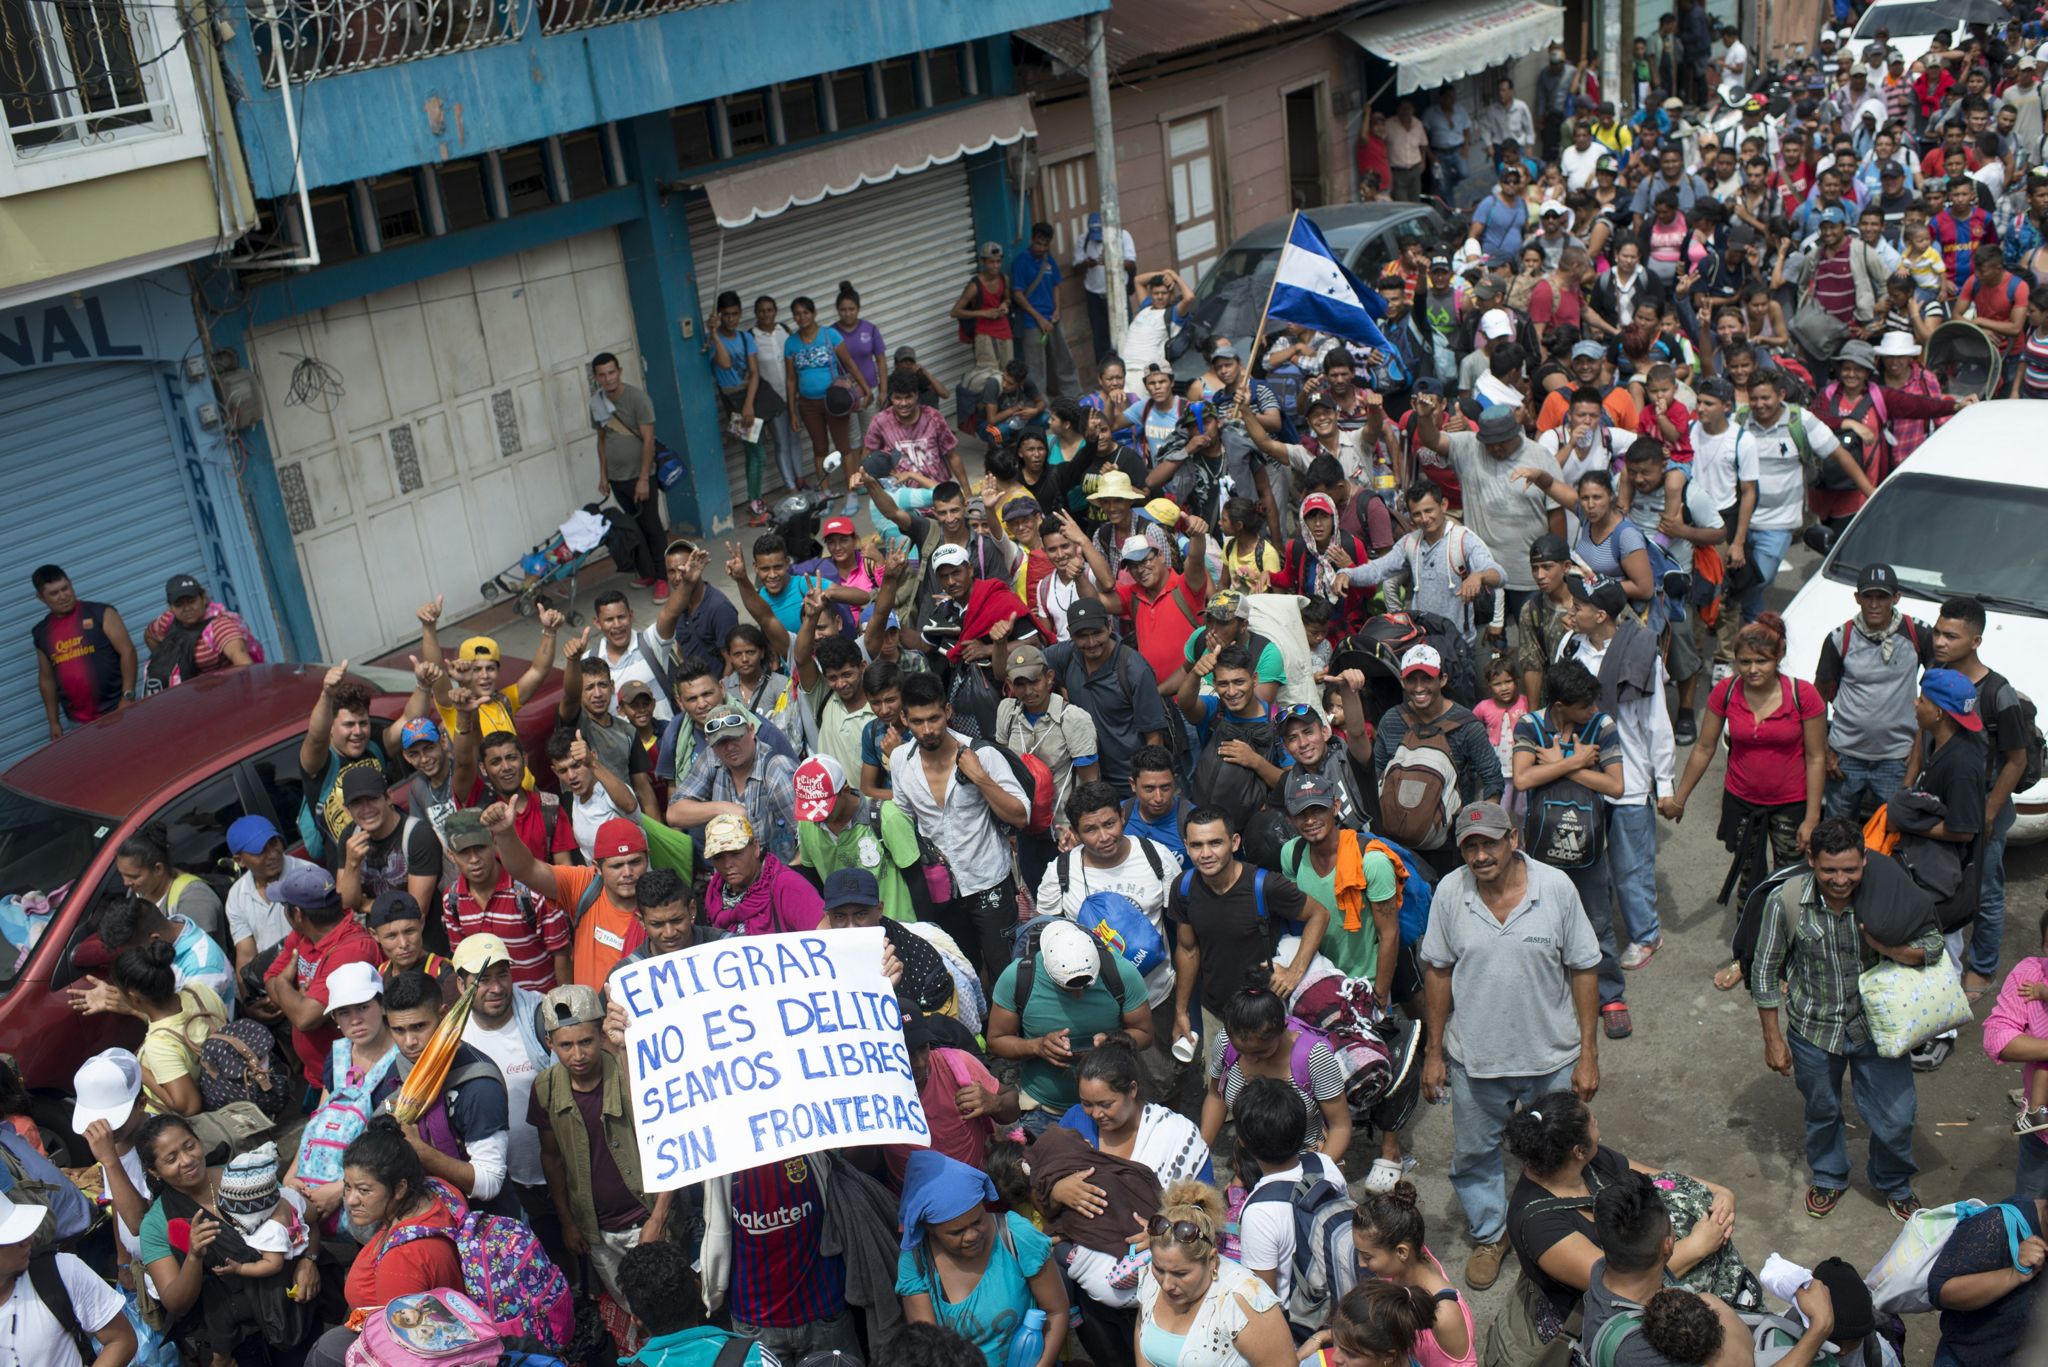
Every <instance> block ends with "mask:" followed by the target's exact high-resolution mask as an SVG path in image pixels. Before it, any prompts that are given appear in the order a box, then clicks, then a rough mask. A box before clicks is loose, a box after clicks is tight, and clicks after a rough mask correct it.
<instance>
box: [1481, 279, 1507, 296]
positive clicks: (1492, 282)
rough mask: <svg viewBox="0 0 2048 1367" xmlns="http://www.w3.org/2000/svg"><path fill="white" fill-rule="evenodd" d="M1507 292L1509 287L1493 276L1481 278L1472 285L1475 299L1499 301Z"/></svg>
mask: <svg viewBox="0 0 2048 1367" xmlns="http://www.w3.org/2000/svg"><path fill="white" fill-rule="evenodd" d="M1507 292H1508V287H1507V286H1506V285H1503V284H1502V283H1501V282H1500V281H1499V280H1498V279H1496V278H1495V277H1493V276H1491V275H1482V276H1480V277H1479V279H1478V280H1476V281H1475V282H1473V285H1472V297H1473V298H1474V299H1498V298H1500V296H1502V295H1503V294H1506V293H1507Z"/></svg>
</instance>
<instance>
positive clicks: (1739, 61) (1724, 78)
mask: <svg viewBox="0 0 2048 1367" xmlns="http://www.w3.org/2000/svg"><path fill="white" fill-rule="evenodd" d="M1721 41H1722V42H1724V43H1726V44H1727V45H1728V48H1727V51H1725V52H1723V53H1722V54H1721V85H1722V88H1723V89H1725V88H1727V87H1728V86H1731V85H1732V86H1734V87H1736V88H1737V89H1738V90H1747V89H1749V49H1748V48H1746V47H1744V46H1743V45H1742V34H1741V33H1740V32H1738V31H1737V29H1736V27H1735V25H1733V24H1723V25H1722V26H1721Z"/></svg>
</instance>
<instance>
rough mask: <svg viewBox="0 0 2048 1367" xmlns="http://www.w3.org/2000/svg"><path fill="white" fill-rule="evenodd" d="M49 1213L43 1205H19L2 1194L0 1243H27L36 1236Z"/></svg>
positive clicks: (0, 1202) (0, 1198) (0, 1197)
mask: <svg viewBox="0 0 2048 1367" xmlns="http://www.w3.org/2000/svg"><path fill="white" fill-rule="evenodd" d="M49 1213H50V1212H49V1211H48V1210H47V1209H45V1208H44V1207H42V1206H27V1205H17V1204H16V1203H15V1202H13V1201H10V1200H8V1199H7V1198H6V1197H4V1196H0V1245H5V1244H25V1243H27V1242H28V1241H29V1240H30V1239H33V1238H35V1237H36V1231H37V1230H38V1229H41V1228H42V1227H43V1219H44V1217H45V1216H47V1215H48V1214H49Z"/></svg>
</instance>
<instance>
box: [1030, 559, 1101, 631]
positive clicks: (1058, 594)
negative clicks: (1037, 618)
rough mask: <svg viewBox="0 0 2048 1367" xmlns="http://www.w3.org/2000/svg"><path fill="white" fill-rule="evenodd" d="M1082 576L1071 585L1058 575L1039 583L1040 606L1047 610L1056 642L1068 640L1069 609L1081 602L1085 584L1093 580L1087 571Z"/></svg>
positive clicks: (1050, 575)
mask: <svg viewBox="0 0 2048 1367" xmlns="http://www.w3.org/2000/svg"><path fill="white" fill-rule="evenodd" d="M1081 575H1082V578H1080V579H1076V580H1075V581H1074V582H1073V583H1071V584H1069V583H1068V582H1067V581H1066V580H1064V579H1062V578H1060V576H1059V575H1057V574H1048V575H1047V576H1045V578H1043V579H1041V580H1039V581H1038V606H1039V607H1041V608H1043V609H1045V611H1044V613H1043V616H1044V617H1045V618H1046V619H1047V621H1048V622H1049V624H1050V625H1051V627H1052V638H1053V639H1054V640H1055V641H1064V640H1066V639H1067V609H1068V608H1070V607H1072V606H1074V604H1075V603H1076V602H1078V601H1079V600H1080V597H1081V586H1082V584H1083V582H1084V581H1087V580H1092V576H1091V575H1089V573H1088V571H1087V570H1086V569H1083V570H1082V571H1081Z"/></svg>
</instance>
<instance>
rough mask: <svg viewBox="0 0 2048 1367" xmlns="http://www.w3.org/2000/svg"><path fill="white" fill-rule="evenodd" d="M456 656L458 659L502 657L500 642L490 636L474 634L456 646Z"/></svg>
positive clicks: (493, 658) (492, 658)
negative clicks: (499, 647)
mask: <svg viewBox="0 0 2048 1367" xmlns="http://www.w3.org/2000/svg"><path fill="white" fill-rule="evenodd" d="M455 658H456V659H458V660H495V659H498V658H500V657H499V655H498V643H497V642H496V641H494V640H492V639H491V638H490V637H488V636H472V637H470V638H469V639H468V640H466V641H464V642H463V643H462V644H461V645H460V646H458V647H456V650H455Z"/></svg>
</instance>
